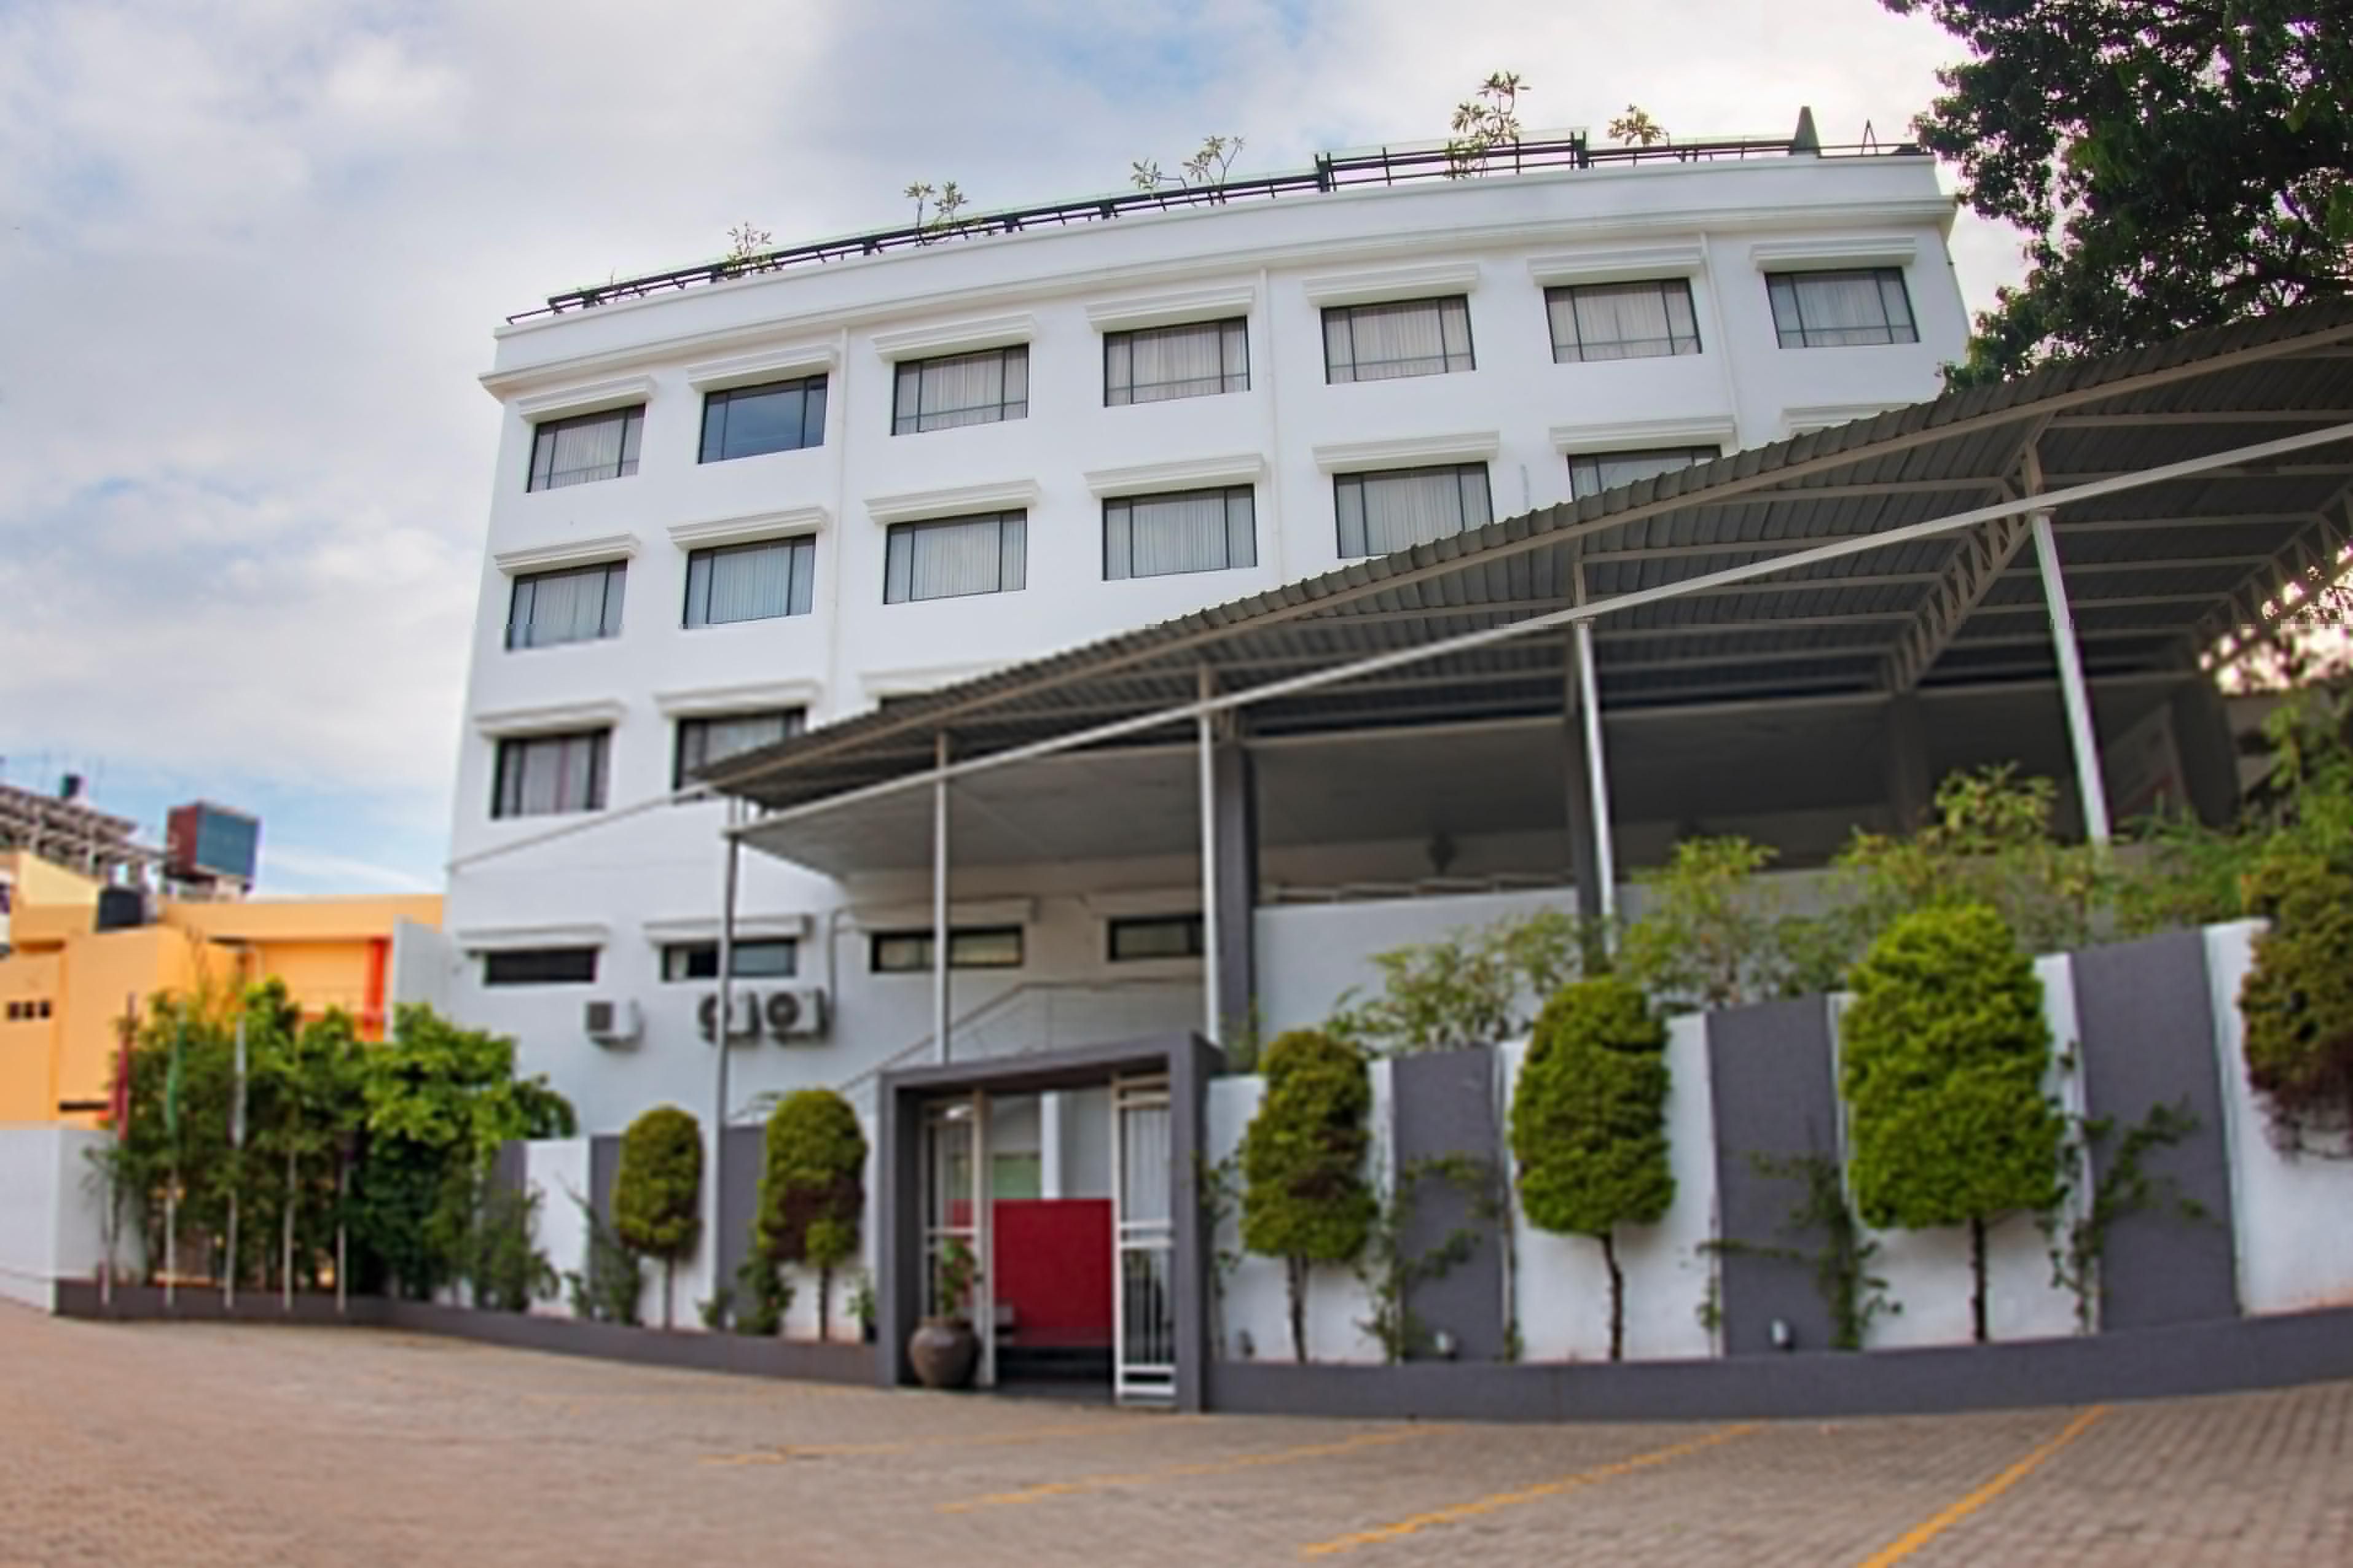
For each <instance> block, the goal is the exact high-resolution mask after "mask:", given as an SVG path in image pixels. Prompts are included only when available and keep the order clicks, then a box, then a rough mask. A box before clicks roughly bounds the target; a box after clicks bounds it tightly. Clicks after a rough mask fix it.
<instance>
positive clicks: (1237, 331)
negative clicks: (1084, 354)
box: [1103, 316, 1250, 408]
mask: <svg viewBox="0 0 2353 1568" xmlns="http://www.w3.org/2000/svg"><path fill="white" fill-rule="evenodd" d="M1249 390H1250V326H1249V323H1248V322H1247V321H1244V320H1243V319H1242V318H1240V317H1239V316H1237V317H1236V318H1234V319H1233V320H1232V321H1196V322H1193V323H1192V324H1190V325H1188V326H1182V327H1155V328H1153V329H1152V330H1150V331H1140V332H1106V333H1104V334H1103V406H1104V407H1105V408H1118V407H1123V406H1124V405H1128V404H1131V403H1166V402H1167V401H1168V400H1169V399H1171V398H1176V397H1215V396H1217V395H1219V393H1225V392H1248V391H1249Z"/></svg>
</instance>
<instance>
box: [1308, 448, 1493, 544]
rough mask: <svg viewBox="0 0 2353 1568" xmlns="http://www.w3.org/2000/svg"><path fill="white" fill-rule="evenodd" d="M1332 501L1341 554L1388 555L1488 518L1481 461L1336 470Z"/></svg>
mask: <svg viewBox="0 0 2353 1568" xmlns="http://www.w3.org/2000/svg"><path fill="white" fill-rule="evenodd" d="M1332 500H1333V507H1334V510H1335V511H1336V512H1337V513H1338V514H1339V519H1340V553H1341V554H1343V555H1387V554H1388V553H1389V552H1392V551H1398V550H1404V549H1408V548H1409V547H1410V546H1413V545H1416V544H1427V543H1429V542H1430V541H1431V540H1433V539H1443V538H1444V537H1445V536H1446V535H1448V534H1450V533H1460V532H1461V531H1463V530H1464V529H1466V528H1483V527H1485V526H1486V525H1487V524H1488V523H1489V522H1490V521H1493V517H1492V515H1491V514H1490V512H1489V510H1488V503H1487V465H1486V464H1484V463H1462V464H1449V465H1448V466H1446V467H1444V468H1391V469H1389V470H1388V471H1387V472H1385V473H1377V474H1335V475H1334V476H1333V478H1332Z"/></svg>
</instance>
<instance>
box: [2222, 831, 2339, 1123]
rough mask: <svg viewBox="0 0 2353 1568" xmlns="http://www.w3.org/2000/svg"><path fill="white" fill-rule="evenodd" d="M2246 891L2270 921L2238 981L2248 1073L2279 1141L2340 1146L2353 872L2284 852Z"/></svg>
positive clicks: (2256, 909)
mask: <svg viewBox="0 0 2353 1568" xmlns="http://www.w3.org/2000/svg"><path fill="white" fill-rule="evenodd" d="M2247 892H2248V904H2249V907H2250V908H2251V909H2253V911H2254V912H2255V913H2257V914H2260V915H2263V916H2266V917H2268V918H2269V919H2270V921H2271V922H2272V929H2271V930H2270V931H2267V932H2265V933H2264V934H2263V935H2262V936H2260V937H2258V938H2256V939H2255V963H2254V967H2253V969H2251V970H2249V971H2248V972H2247V977H2246V979H2245V980H2244V981H2242V983H2241V984H2240V986H2239V1012H2240V1014H2241V1015H2242V1016H2243V1017H2244V1018H2245V1019H2246V1025H2247V1081H2248V1082H2249V1083H2251V1084H2253V1086H2254V1088H2255V1089H2256V1091H2257V1092H2258V1093H2260V1094H2261V1095H2262V1096H2263V1100H2264V1104H2265V1106H2266V1108H2267V1109H2268V1110H2270V1112H2271V1119H2272V1131H2273V1134H2274V1138H2276V1140H2277V1141H2278V1142H2279V1144H2280V1146H2281V1147H2282V1148H2283V1149H2285V1150H2287V1151H2289V1152H2296V1151H2299V1150H2308V1149H2315V1147H2316V1144H2317V1145H2319V1147H2320V1148H2322V1149H2325V1150H2326V1151H2327V1152H2345V1151H2344V1149H2343V1147H2342V1146H2343V1145H2344V1144H2345V1142H2347V1139H2348V1134H2353V876H2348V874H2346V873H2345V872H2344V871H2342V870H2339V869H2337V868H2335V867H2332V866H2330V865H2328V864H2327V862H2326V861H2324V860H2321V859H2319V858H2316V857H2311V856H2302V855H2282V856H2277V857H2274V858H2272V859H2271V860H2269V861H2268V862H2266V863H2265V864H2264V865H2263V866H2262V867H2260V868H2258V869H2257V870H2256V872H2255V874H2254V875H2253V877H2252V878H2250V879H2249V881H2248V889H2247ZM2331 1145H2335V1147H2331Z"/></svg>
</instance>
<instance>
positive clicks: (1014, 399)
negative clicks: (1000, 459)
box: [897, 349, 1029, 432]
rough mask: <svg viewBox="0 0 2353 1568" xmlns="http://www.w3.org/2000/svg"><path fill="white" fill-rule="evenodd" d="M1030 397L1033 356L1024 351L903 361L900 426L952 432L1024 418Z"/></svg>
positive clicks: (900, 378)
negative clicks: (1030, 357) (905, 362)
mask: <svg viewBox="0 0 2353 1568" xmlns="http://www.w3.org/2000/svg"><path fill="white" fill-rule="evenodd" d="M1028 404H1029V353H1028V352H1027V351H1026V350H1023V349H990V350H989V351H987V353H976V354H956V355H954V356H952V357H950V358H946V359H933V360H925V361H923V363H920V364H913V365H902V366H901V367H900V371H899V417H898V421H897V423H898V427H899V429H900V430H901V431H902V432H904V431H908V430H949V429H954V428H955V427H956V426H963V425H991V424H995V423H996V422H997V421H998V420H1000V419H1008V418H1018V417H1019V416H1020V415H1021V414H1022V413H1024V412H1026V411H1027V405H1028Z"/></svg>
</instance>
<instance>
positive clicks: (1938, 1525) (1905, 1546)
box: [1860, 1405, 2108, 1568]
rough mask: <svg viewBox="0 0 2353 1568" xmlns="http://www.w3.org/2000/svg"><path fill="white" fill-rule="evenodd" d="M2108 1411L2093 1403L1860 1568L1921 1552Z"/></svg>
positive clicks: (1884, 1567)
mask: <svg viewBox="0 0 2353 1568" xmlns="http://www.w3.org/2000/svg"><path fill="white" fill-rule="evenodd" d="M2107 1413H2108V1407H2107V1406H2106V1405H2093V1406H2092V1407H2091V1408H2090V1409H2089V1410H2086V1411H2084V1413H2083V1414H2082V1415H2078V1416H2076V1417H2075V1419H2073V1421H2070V1422H2068V1423H2067V1426H2066V1427H2065V1429H2064V1430H2063V1431H2062V1432H2061V1433H2060V1434H2059V1436H2056V1437H2053V1438H2052V1439H2051V1440H2050V1441H2049V1442H2047V1443H2045V1444H2043V1445H2042V1447H2039V1448H2036V1449H2035V1450H2034V1451H2033V1452H2031V1453H2030V1454H2028V1455H2027V1456H2026V1458H2022V1459H2021V1460H2019V1461H2018V1463H2016V1464H2014V1465H2012V1466H2010V1468H2008V1469H2006V1470H2004V1471H2002V1473H2001V1474H2000V1475H1998V1476H1996V1477H1994V1479H1991V1480H1989V1481H1988V1482H1986V1484H1985V1485H1983V1486H1981V1487H1979V1488H1978V1489H1977V1490H1975V1491H1973V1492H1971V1493H1969V1494H1968V1496H1967V1497H1965V1498H1963V1499H1961V1500H1960V1501H1958V1502H1957V1503H1955V1504H1953V1506H1952V1507H1950V1508H1948V1509H1946V1510H1944V1511H1943V1512H1941V1513H1938V1514H1936V1515H1935V1516H1933V1517H1932V1518H1929V1519H1927V1520H1925V1521H1922V1522H1921V1523H1919V1524H1916V1525H1915V1526H1913V1527H1912V1528H1911V1529H1910V1530H1908V1531H1905V1532H1904V1533H1903V1534H1902V1535H1900V1536H1898V1537H1896V1538H1895V1539H1894V1541H1891V1542H1888V1543H1887V1544H1886V1545H1884V1546H1883V1547H1881V1548H1880V1549H1879V1550H1878V1551H1876V1552H1873V1553H1872V1554H1871V1555H1870V1556H1868V1557H1866V1558H1864V1559H1863V1560H1862V1564H1861V1565H1860V1568H1887V1565H1888V1564H1889V1563H1900V1562H1902V1561H1903V1560H1904V1559H1905V1558H1906V1557H1909V1556H1911V1555H1912V1553H1914V1552H1917V1551H1919V1550H1920V1548H1922V1547H1923V1546H1926V1545H1927V1544H1928V1542H1931V1541H1934V1540H1935V1539H1936V1537H1938V1536H1939V1535H1942V1534H1944V1533H1945V1531H1947V1530H1950V1529H1951V1528H1952V1527H1953V1526H1955V1525H1957V1524H1958V1523H1959V1522H1960V1521H1963V1520H1965V1519H1967V1518H1968V1516H1969V1515H1971V1514H1973V1513H1975V1512H1977V1510H1979V1509H1981V1508H1983V1507H1984V1506H1985V1505H1986V1504H1988V1503H1989V1502H1991V1501H1993V1500H1994V1499H1996V1498H1998V1497H2000V1495H2001V1494H2002V1493H2004V1492H2006V1491H2008V1490H2009V1489H2010V1488H2012V1487H2014V1486H2016V1485H2017V1484H2018V1483H2019V1482H2021V1481H2022V1480H2024V1479H2026V1478H2027V1477H2028V1476H2029V1475H2031V1474H2032V1473H2033V1471H2034V1470H2035V1469H2036V1468H2038V1467H2039V1466H2041V1465H2042V1461H2043V1460H2045V1459H2048V1458H2050V1457H2051V1456H2052V1455H2053V1454H2055V1453H2057V1452H2058V1451H2059V1450H2060V1449H2062V1448H2063V1447H2066V1446H2067V1445H2068V1444H2070V1443H2072V1442H2073V1441H2074V1440H2075V1439H2076V1438H2078V1437H2080V1436H2083V1435H2084V1431H2085V1430H2086V1429H2087V1428H2088V1427H2090V1426H2091V1425H2092V1423H2093V1422H2094V1421H2097V1420H2098V1419H2099V1418H2100V1417H2101V1416H2103V1415H2106V1414H2107Z"/></svg>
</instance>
